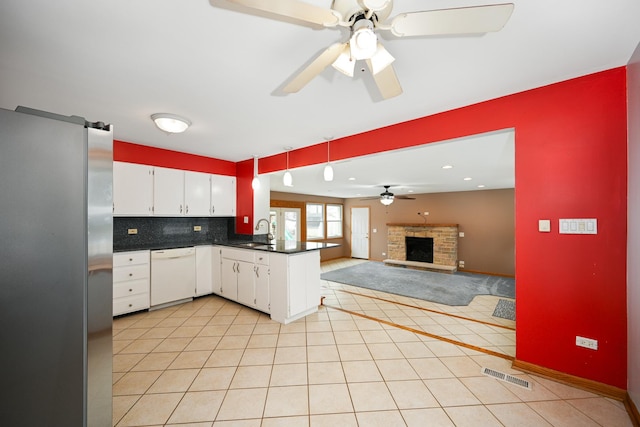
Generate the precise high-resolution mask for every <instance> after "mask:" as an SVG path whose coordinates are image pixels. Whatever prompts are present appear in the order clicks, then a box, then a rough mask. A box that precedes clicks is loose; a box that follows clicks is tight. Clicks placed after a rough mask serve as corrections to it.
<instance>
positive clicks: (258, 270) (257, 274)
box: [253, 266, 260, 279]
mask: <svg viewBox="0 0 640 427" xmlns="http://www.w3.org/2000/svg"><path fill="white" fill-rule="evenodd" d="M253 271H255V272H256V277H257V278H258V279H259V278H260V267H258V266H255V267H253Z"/></svg>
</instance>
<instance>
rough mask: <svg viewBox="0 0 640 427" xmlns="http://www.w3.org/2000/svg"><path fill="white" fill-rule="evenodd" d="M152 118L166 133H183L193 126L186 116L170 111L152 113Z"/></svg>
mask: <svg viewBox="0 0 640 427" xmlns="http://www.w3.org/2000/svg"><path fill="white" fill-rule="evenodd" d="M151 120H153V122H154V123H155V124H156V126H158V128H159V129H160V130H161V131H163V132H166V133H181V132H184V131H185V130H187V128H188V127H189V126H191V122H190V121H189V120H187V119H185V118H184V117H180V116H177V115H175V114H169V113H156V114H152V115H151Z"/></svg>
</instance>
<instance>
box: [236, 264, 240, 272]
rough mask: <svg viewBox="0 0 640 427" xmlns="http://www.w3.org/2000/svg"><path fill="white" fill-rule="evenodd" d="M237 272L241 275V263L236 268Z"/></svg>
mask: <svg viewBox="0 0 640 427" xmlns="http://www.w3.org/2000/svg"><path fill="white" fill-rule="evenodd" d="M236 270H238V273H240V263H238V266H237V267H236Z"/></svg>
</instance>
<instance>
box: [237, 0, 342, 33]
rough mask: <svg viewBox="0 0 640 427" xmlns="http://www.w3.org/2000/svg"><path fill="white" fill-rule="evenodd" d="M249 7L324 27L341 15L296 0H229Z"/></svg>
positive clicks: (338, 18) (338, 20) (335, 22)
mask: <svg viewBox="0 0 640 427" xmlns="http://www.w3.org/2000/svg"><path fill="white" fill-rule="evenodd" d="M229 1H230V2H232V3H236V4H239V5H242V6H246V7H249V8H251V9H257V10H262V11H264V12H268V13H272V14H274V15H279V16H283V17H287V18H294V19H298V20H300V21H305V22H310V23H312V24H318V25H324V26H325V27H334V26H336V25H338V23H339V22H340V20H341V18H342V17H341V16H340V14H339V13H338V12H336V11H335V10H332V9H325V8H322V7H318V6H314V5H311V4H309V3H304V2H301V1H297V0H278V1H273V0H271V1H265V0H229Z"/></svg>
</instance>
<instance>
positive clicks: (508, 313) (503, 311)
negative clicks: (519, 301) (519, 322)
mask: <svg viewBox="0 0 640 427" xmlns="http://www.w3.org/2000/svg"><path fill="white" fill-rule="evenodd" d="M492 316H494V317H500V318H502V319H508V320H514V321H515V320H516V302H515V301H511V300H507V299H500V300H498V304H496V309H495V310H493V314H492Z"/></svg>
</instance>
